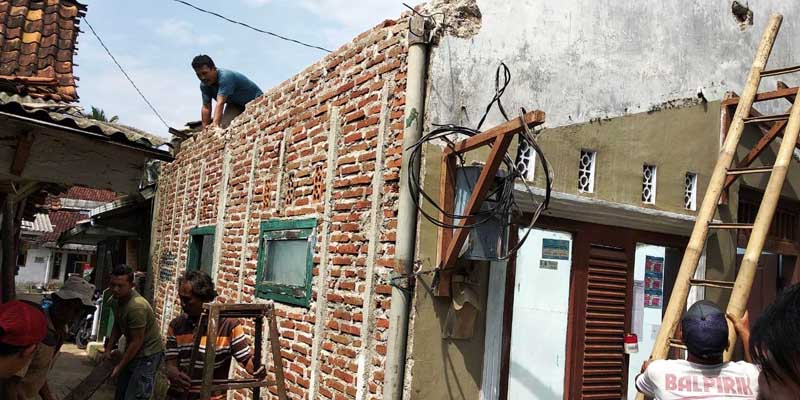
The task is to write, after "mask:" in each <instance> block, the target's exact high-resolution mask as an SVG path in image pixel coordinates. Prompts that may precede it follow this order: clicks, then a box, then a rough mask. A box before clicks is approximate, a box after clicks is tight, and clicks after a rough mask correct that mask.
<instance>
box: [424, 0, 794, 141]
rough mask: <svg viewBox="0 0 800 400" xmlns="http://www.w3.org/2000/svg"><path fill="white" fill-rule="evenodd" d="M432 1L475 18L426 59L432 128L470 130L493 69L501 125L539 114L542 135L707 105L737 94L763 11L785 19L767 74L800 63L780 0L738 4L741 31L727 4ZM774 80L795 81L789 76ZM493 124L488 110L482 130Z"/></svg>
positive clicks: (495, 117) (770, 82) (784, 0)
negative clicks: (543, 117)
mask: <svg viewBox="0 0 800 400" xmlns="http://www.w3.org/2000/svg"><path fill="white" fill-rule="evenodd" d="M434 3H437V2H434ZM438 3H440V4H441V3H445V5H444V6H442V5H440V7H447V4H451V7H452V3H464V4H470V5H471V4H474V5H477V8H478V9H479V10H480V15H481V17H480V20H479V22H478V24H479V29H473V30H472V31H477V33H476V34H474V35H473V36H469V35H461V36H465V37H463V38H459V37H455V36H449V35H448V36H445V37H443V38H442V40H441V42H440V43H439V45H438V46H436V47H434V49H433V51H432V54H431V69H430V77H431V78H430V95H429V99H428V100H429V101H428V105H429V107H428V110H427V111H426V112H427V118H428V120H429V121H430V122H435V123H443V124H446V123H458V124H463V125H467V126H475V125H476V124H477V122H478V120H479V119H480V117H481V115H482V113H483V110H484V109H485V107H486V104H487V103H488V102H489V100H491V98H492V96H493V95H494V93H495V88H494V73H495V69H496V68H497V66H498V64H499V63H500V62H501V61H502V62H505V63H506V64H507V65H508V67H509V68H510V70H511V73H512V81H511V85H510V86H509V87H508V89H507V90H506V92H505V94H504V96H503V104H504V105H505V108H506V110H508V111H509V112H510V113H511V114H512V116H513V115H517V114H518V112H519V109H520V107H525V108H527V109H529V110H530V109H535V108H538V109H541V110H544V111H545V112H547V122H546V126H548V127H554V126H562V125H570V124H575V123H581V122H585V121H588V120H591V119H596V118H610V117H615V116H619V115H624V114H631V113H637V112H642V111H649V110H654V109H659V108H661V107H663V106H665V105H666V104H669V103H674V102H675V99H682V98H696V97H697V92H698V88H701V89H702V91H703V93H704V95H705V97H706V98H707V99H708V100H709V101H714V100H719V99H721V98H722V96H723V94H724V93H725V92H726V91H736V92H739V93H741V89H742V86H743V84H744V81H745V78H746V74H747V72H748V70H749V68H750V65H751V63H752V61H753V57H754V55H755V51H756V48H757V46H758V42H759V40H760V38H761V35H762V32H763V30H764V27H765V26H766V23H767V21H768V19H769V15H770V14H771V13H773V12H779V13H783V15H784V17H785V18H784V21H783V25H782V28H781V31H780V33H779V35H778V38H777V40H776V42H775V46H774V50H773V55H772V57H771V59H770V63H769V64H768V67H773V68H774V67H781V66H789V65H796V64H798V63H800V43H798V42H797V41H796V40H792V38H794V37H796V36H797V35H798V33H800V21H798V19H797V18H795V17H796V15H798V13H799V12H800V3H797V2H795V1H792V0H770V1H760V2H757V3H753V2H750V4H749V7H750V9H751V10H752V11H753V25H744V26H745V28H744V29H742V28H741V26H740V24H739V22H738V21H737V20H736V18H735V17H734V15H733V14H732V12H731V3H732V2H731V1H730V0H712V1H703V0H690V1H686V0H664V1H658V2H641V1H633V0H614V1H610V0H602V1H590V0H567V1H560V2H551V1H545V0H519V1H505V0H477V1H474V0H473V1H455V0H448V1H440V2H438ZM742 3H744V2H742ZM452 14H453V13H452V12H451V15H452ZM449 23H451V24H455V25H458V24H459V23H460V22H459V20H456V19H455V18H451V19H450V20H449ZM462 24H470V25H475V21H474V20H468V21H467V22H462ZM777 78H778V79H780V80H783V81H785V82H786V83H788V84H789V85H790V86H793V85H794V84H796V83H797V82H798V81H797V79H798V77H797V76H793V75H787V76H780V77H777ZM775 81H776V79H775V78H765V79H764V80H763V82H762V90H771V89H774V88H775V87H776V86H775V85H776V82H775ZM779 108H783V109H785V106H784V105H782V104H781V105H780V107H779ZM780 111H783V110H780ZM500 120H501V116H500V115H499V113H497V112H493V113H492V114H491V115H490V117H489V118H488V119H487V122H486V124H488V125H487V126H492V125H495V124H496V123H497V122H499V121H500Z"/></svg>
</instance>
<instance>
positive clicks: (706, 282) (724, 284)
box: [689, 279, 734, 289]
mask: <svg viewBox="0 0 800 400" xmlns="http://www.w3.org/2000/svg"><path fill="white" fill-rule="evenodd" d="M689 283H690V284H691V285H693V286H705V287H714V288H721V289H733V285H734V282H730V281H713V280H710V279H689Z"/></svg>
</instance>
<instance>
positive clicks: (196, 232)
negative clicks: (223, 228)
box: [186, 225, 217, 275]
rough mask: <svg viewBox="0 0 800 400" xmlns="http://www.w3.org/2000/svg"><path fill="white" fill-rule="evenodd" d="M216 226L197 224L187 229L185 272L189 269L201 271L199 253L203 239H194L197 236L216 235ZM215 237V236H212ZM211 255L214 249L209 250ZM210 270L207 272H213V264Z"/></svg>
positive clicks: (201, 249) (201, 250)
mask: <svg viewBox="0 0 800 400" xmlns="http://www.w3.org/2000/svg"><path fill="white" fill-rule="evenodd" d="M216 230H217V227H216V226H214V225H208V226H198V227H196V228H192V229H190V230H189V243H187V246H188V247H187V252H186V272H189V271H202V269H201V268H200V254H202V252H203V248H202V246H203V241H202V240H200V241H198V240H195V237H197V236H212V237H214V236H216ZM214 239H216V237H215V238H214ZM211 257H212V258H213V257H214V249H212V250H211ZM211 268H212V271H208V272H207V273H208V274H209V275H211V274H212V273H213V268H214V266H213V265H212V266H211Z"/></svg>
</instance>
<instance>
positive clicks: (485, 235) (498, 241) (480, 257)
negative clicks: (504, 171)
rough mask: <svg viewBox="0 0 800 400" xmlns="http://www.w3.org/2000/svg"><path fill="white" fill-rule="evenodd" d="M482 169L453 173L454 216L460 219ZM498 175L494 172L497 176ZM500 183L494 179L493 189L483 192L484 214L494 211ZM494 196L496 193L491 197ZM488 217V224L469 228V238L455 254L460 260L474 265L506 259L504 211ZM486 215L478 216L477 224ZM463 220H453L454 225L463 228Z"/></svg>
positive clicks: (506, 238)
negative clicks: (468, 261)
mask: <svg viewBox="0 0 800 400" xmlns="http://www.w3.org/2000/svg"><path fill="white" fill-rule="evenodd" d="M482 169H483V167H482V166H469V167H460V168H458V169H456V173H455V175H456V190H455V202H454V205H455V207H454V208H455V213H454V214H456V215H461V214H463V213H464V208H466V206H467V201H469V197H470V195H471V194H472V190H473V189H474V188H475V184H476V183H477V181H478V177H479V176H480V174H481V170H482ZM500 173H501V172H498V175H499V174H500ZM502 184H503V183H502V180H500V179H495V182H494V185H493V186H492V187H490V188H489V190H488V191H487V198H486V199H485V200H484V202H483V203H482V204H481V211H488V210H491V209H493V208H497V206H498V202H499V201H500V193H502V189H501V190H497V189H498V188H499V185H502ZM494 192H497V193H494ZM498 212H499V213H497V214H494V215H492V216H491V217H490V218H489V219H488V220H486V221H484V222H482V223H480V224H478V225H476V226H474V227H472V228H471V229H470V233H469V236H468V237H467V240H466V241H465V242H464V247H463V248H462V249H461V252H460V253H459V257H460V258H464V259H467V260H477V261H497V260H500V259H503V258H505V257H506V256H507V255H508V232H509V219H510V216H509V215H508V210H502V212H500V211H498ZM486 217H487V216H486V215H480V216H478V217H476V218H477V222H480V221H482V220H484V219H486ZM465 221H466V219H456V220H454V222H453V224H454V225H460V224H463V223H464V222H465Z"/></svg>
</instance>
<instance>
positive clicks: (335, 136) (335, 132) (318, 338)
mask: <svg viewBox="0 0 800 400" xmlns="http://www.w3.org/2000/svg"><path fill="white" fill-rule="evenodd" d="M329 124H330V128H329V131H328V158H327V160H328V165H327V169H326V170H325V195H324V197H323V204H324V206H325V207H324V211H323V214H322V232H321V234H320V236H322V243H321V244H320V249H319V250H320V260H319V268H318V270H319V275H318V277H317V302H316V304H315V307H316V313H315V319H314V338H313V339H312V344H311V367H310V369H311V384H310V385H309V398H310V399H315V398H317V393H318V391H319V383H320V382H319V381H320V368H319V363H320V355H321V354H322V349H321V348H322V336H323V333H324V331H325V316H326V314H327V311H328V300H327V297H326V295H327V290H326V289H327V279H328V257H329V252H328V243H329V236H330V232H331V213H332V212H333V201H332V199H333V180H334V174H335V173H336V162H337V160H338V158H339V157H338V154H339V149H338V144H339V142H338V141H339V129H340V124H339V109H338V108H336V107H331V110H330V121H329Z"/></svg>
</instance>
